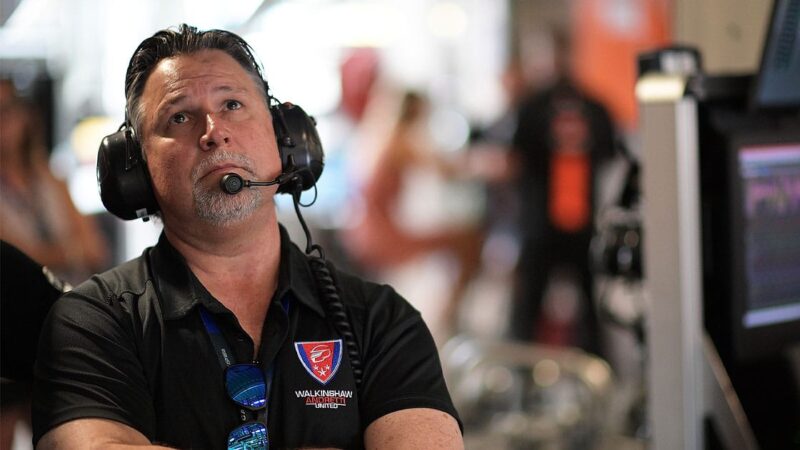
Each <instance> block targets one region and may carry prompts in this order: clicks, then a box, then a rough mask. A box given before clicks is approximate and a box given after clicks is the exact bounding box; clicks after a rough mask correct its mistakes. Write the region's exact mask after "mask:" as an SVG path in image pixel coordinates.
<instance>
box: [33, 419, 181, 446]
mask: <svg viewBox="0 0 800 450" xmlns="http://www.w3.org/2000/svg"><path fill="white" fill-rule="evenodd" d="M76 448H80V449H87V450H94V449H98V450H99V449H103V450H105V449H109V450H124V449H129V448H137V449H140V448H141V449H144V448H147V449H166V448H167V447H159V446H156V445H152V444H151V443H150V441H149V440H148V439H147V438H146V437H145V436H144V435H143V434H142V433H140V432H139V431H137V430H136V429H134V428H131V427H129V426H127V425H125V424H122V423H120V422H115V421H113V420H107V419H76V420H71V421H69V422H65V423H63V424H61V425H59V426H57V427H55V428H53V429H52V430H50V431H48V432H47V433H46V434H45V435H44V436H42V439H41V440H39V443H38V444H37V445H36V449H37V450H60V449H65V450H66V449H76Z"/></svg>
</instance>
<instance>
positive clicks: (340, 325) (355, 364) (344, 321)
mask: <svg viewBox="0 0 800 450" xmlns="http://www.w3.org/2000/svg"><path fill="white" fill-rule="evenodd" d="M312 247H317V248H318V247H319V246H317V245H314V246H312ZM320 252H321V249H320ZM308 259H309V262H310V264H311V269H312V270H313V272H314V276H316V277H317V287H318V289H319V290H320V292H321V293H322V296H323V298H324V299H325V309H326V311H327V313H328V316H329V317H330V319H331V321H332V323H333V326H334V327H335V328H336V331H337V332H339V334H340V335H341V336H342V338H343V339H344V343H345V346H346V347H347V354H348V355H350V365H351V367H352V369H353V378H355V380H356V388H359V387H361V377H362V375H363V370H362V368H361V352H360V351H359V349H358V343H357V342H356V337H355V335H354V334H353V329H352V327H351V326H350V320H349V319H348V317H347V313H346V312H345V310H344V304H343V303H342V300H341V298H339V291H338V289H337V288H336V283H335V281H334V279H333V276H332V275H331V272H330V270H329V269H328V264H327V263H326V262H325V259H323V258H322V257H319V256H315V255H311V254H308Z"/></svg>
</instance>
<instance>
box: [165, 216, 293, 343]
mask: <svg viewBox="0 0 800 450" xmlns="http://www.w3.org/2000/svg"><path fill="white" fill-rule="evenodd" d="M164 232H165V233H166V235H167V238H168V239H169V240H170V243H172V245H173V246H174V247H175V249H176V250H178V252H180V254H181V255H183V257H184V258H185V259H186V263H187V264H188V266H189V268H190V269H191V270H192V273H194V274H195V276H196V277H197V278H198V280H200V282H201V283H202V284H203V286H205V288H206V289H207V290H208V292H209V293H211V295H213V296H214V297H215V298H216V299H217V300H219V301H220V303H222V304H223V305H225V306H226V307H227V308H228V309H230V310H231V312H233V314H234V315H235V316H236V318H237V319H238V320H239V324H240V325H241V326H242V328H243V329H244V331H245V332H247V334H248V335H250V337H251V338H252V339H253V342H254V344H255V346H256V355H257V354H258V346H259V343H260V340H261V329H262V326H263V324H264V318H265V317H266V313H267V310H268V309H269V304H270V300H271V299H272V296H273V294H274V292H275V289H276V288H277V284H278V267H279V264H280V253H281V252H280V231H279V228H278V222H277V217H276V215H275V213H274V211H272V213H271V214H268V215H267V216H266V217H262V218H251V219H250V220H248V221H247V222H245V223H241V224H237V225H234V226H223V227H219V226H203V225H201V226H200V227H198V228H197V229H194V230H190V232H184V233H176V232H174V231H173V230H172V227H169V225H168V224H167V223H165V226H164Z"/></svg>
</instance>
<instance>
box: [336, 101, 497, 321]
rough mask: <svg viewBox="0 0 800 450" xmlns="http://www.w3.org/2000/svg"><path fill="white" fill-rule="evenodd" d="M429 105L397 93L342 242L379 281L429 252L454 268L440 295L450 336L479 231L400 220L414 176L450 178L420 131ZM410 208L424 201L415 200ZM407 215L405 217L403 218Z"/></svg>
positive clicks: (451, 167)
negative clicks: (393, 115) (391, 120)
mask: <svg viewBox="0 0 800 450" xmlns="http://www.w3.org/2000/svg"><path fill="white" fill-rule="evenodd" d="M429 108H430V104H429V100H428V99H427V98H426V97H425V96H423V95H422V94H420V93H418V92H414V91H407V92H405V93H403V95H402V100H401V103H400V108H399V113H398V117H397V120H396V123H395V125H394V128H393V129H392V130H391V131H390V133H389V136H388V140H387V142H386V144H385V145H384V146H383V148H382V150H381V151H380V153H379V155H377V159H376V161H375V164H374V166H373V168H372V170H371V172H370V173H369V174H367V176H366V180H365V181H364V183H363V185H362V186H361V187H360V195H361V200H362V206H363V208H362V210H361V214H360V215H359V218H358V220H356V223H355V224H354V225H353V226H352V227H350V228H349V229H348V230H347V231H346V234H345V237H344V240H345V242H346V247H347V249H348V251H349V252H350V254H351V256H352V258H353V259H354V260H355V262H356V265H357V266H359V267H361V269H362V270H365V271H367V272H368V273H373V274H376V275H377V276H381V274H382V273H383V274H385V272H386V271H388V270H391V269H393V268H396V267H398V266H400V265H404V264H407V263H410V262H413V261H416V260H418V259H419V258H421V257H423V256H426V255H430V254H431V253H435V252H444V253H445V254H446V255H447V256H449V257H450V258H451V260H452V261H453V262H454V265H455V268H456V276H455V280H454V281H453V283H452V287H451V288H450V289H449V292H448V293H447V294H446V296H447V298H446V299H445V300H444V311H443V313H442V314H441V317H442V319H443V320H444V327H445V328H446V330H444V332H445V333H450V332H453V331H454V329H453V328H454V327H455V326H456V318H457V314H458V306H459V303H460V300H461V299H462V298H463V296H464V294H465V292H466V289H467V287H468V285H469V282H470V280H471V279H472V278H473V277H474V276H475V274H476V273H477V271H478V269H479V268H480V251H481V247H482V242H483V233H482V230H481V229H480V228H479V227H477V226H472V225H469V224H465V225H463V226H462V225H458V224H456V225H451V224H447V225H443V226H439V225H433V226H431V227H427V228H426V227H423V226H420V225H419V223H420V222H424V218H422V217H404V211H402V209H403V204H402V203H403V202H404V201H406V200H408V199H407V198H406V196H407V195H408V193H409V191H410V189H411V186H410V183H413V182H414V178H413V176H414V175H415V173H416V171H433V172H435V173H436V174H438V175H439V176H440V178H442V179H445V180H447V179H453V178H454V177H456V176H457V175H456V173H455V171H456V167H457V166H456V164H451V163H450V162H449V161H447V160H446V159H445V158H442V157H441V156H439V155H437V154H436V151H437V150H436V149H435V148H433V145H432V140H431V138H430V136H429V135H428V134H427V130H426V125H427V119H428V113H429ZM411 201H412V202H422V201H425V199H424V198H420V197H416V198H412V199H411ZM406 215H407V214H406Z"/></svg>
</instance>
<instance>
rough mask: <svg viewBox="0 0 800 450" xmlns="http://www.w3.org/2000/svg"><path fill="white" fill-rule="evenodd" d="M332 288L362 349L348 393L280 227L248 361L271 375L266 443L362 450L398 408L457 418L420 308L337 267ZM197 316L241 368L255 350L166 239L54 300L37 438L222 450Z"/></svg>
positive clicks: (339, 346)
mask: <svg viewBox="0 0 800 450" xmlns="http://www.w3.org/2000/svg"><path fill="white" fill-rule="evenodd" d="M334 278H335V279H336V280H337V284H338V288H339V292H340V294H341V298H342V301H343V303H344V306H345V310H346V312H347V314H348V316H349V317H350V321H351V325H352V328H353V332H354V334H355V337H356V341H357V343H358V345H359V347H360V354H361V359H362V364H363V370H364V376H363V380H362V384H361V387H360V389H358V390H357V389H356V385H355V381H354V378H353V374H352V371H351V367H350V358H349V356H348V354H347V351H346V350H345V348H344V342H341V343H340V341H339V340H340V339H342V338H341V336H339V335H338V334H337V332H336V331H335V329H334V327H333V326H332V325H331V323H330V322H329V320H328V319H326V317H325V308H324V305H323V304H322V303H321V301H322V300H320V298H319V297H318V295H317V290H316V289H317V288H316V282H315V278H314V275H313V273H312V272H311V269H310V267H309V264H308V259H307V258H306V256H305V255H304V254H303V253H302V252H301V251H300V249H298V248H297V246H295V245H294V244H293V243H291V242H290V240H289V238H288V236H287V234H286V232H285V230H283V228H281V264H280V271H279V280H278V289H277V290H276V293H275V295H274V297H273V298H272V302H271V304H270V308H269V311H268V313H267V317H266V321H265V323H264V327H263V331H262V336H261V345H260V350H259V357H258V359H259V361H260V363H261V365H262V367H263V368H264V369H265V373H266V372H267V368H268V367H269V366H270V365H272V367H273V368H274V370H273V372H274V377H273V384H272V389H271V392H270V398H269V402H268V408H269V415H268V417H269V419H268V426H267V427H268V430H269V439H270V447H271V448H294V447H315V446H316V447H341V448H360V447H363V431H364V429H365V428H366V427H367V426H368V425H369V424H370V423H371V422H372V421H374V420H375V419H377V418H379V417H381V416H383V415H385V414H388V413H390V412H393V411H397V410H401V409H406V408H420V407H421V408H433V409H438V410H441V411H445V412H447V413H449V414H450V415H452V416H454V417H457V414H456V411H455V409H454V408H453V405H452V402H451V400H450V397H449V394H448V392H447V388H446V386H445V383H444V379H443V377H442V372H441V366H440V362H439V358H438V354H437V351H436V347H435V345H434V342H433V339H432V338H431V335H430V332H429V331H428V329H427V327H426V326H425V324H424V323H423V321H422V319H421V317H420V314H419V312H417V311H416V310H415V309H414V308H413V307H411V306H410V305H409V304H408V303H407V302H406V301H405V300H404V299H403V298H401V297H400V296H399V295H398V294H397V293H396V292H395V291H394V290H393V289H391V288H390V287H388V286H381V285H377V284H373V283H369V282H365V281H362V280H360V279H358V278H356V277H353V276H351V275H348V274H345V273H342V272H339V271H335V272H334ZM201 307H202V308H205V309H206V310H207V311H209V312H210V313H211V314H212V315H213V318H214V321H215V322H216V323H217V325H218V327H219V328H220V329H221V331H222V334H223V336H224V337H225V340H226V341H227V343H228V346H229V347H230V348H231V351H232V352H233V353H234V359H235V361H234V362H240V363H241V362H250V361H251V358H252V355H253V348H254V347H253V342H252V340H251V339H250V338H249V336H248V335H247V334H246V333H245V332H244V331H243V330H242V328H241V327H240V326H239V324H238V321H237V319H236V317H235V316H234V315H233V314H232V313H231V312H230V311H229V310H228V309H227V308H226V307H225V306H223V305H222V304H221V303H219V302H218V301H217V300H216V299H214V298H213V297H212V296H211V295H210V294H209V293H208V292H207V291H206V290H205V288H203V286H202V285H201V284H200V283H199V281H198V280H197V279H196V278H195V277H194V275H193V274H192V273H191V271H190V270H189V269H188V267H187V265H186V263H185V261H184V259H183V258H182V257H181V255H180V254H179V253H178V252H177V251H176V250H175V249H174V248H173V247H172V246H171V245H170V243H169V241H168V240H167V239H166V238H165V236H164V235H162V236H161V238H160V240H159V242H158V244H157V245H156V246H155V247H153V248H148V249H147V250H145V252H144V253H143V254H142V256H140V257H139V258H136V259H134V260H132V261H129V262H127V263H125V264H123V265H121V266H119V267H117V268H115V269H112V270H111V271H108V272H106V273H103V274H101V275H98V276H95V277H93V278H92V279H90V280H89V281H87V282H86V283H84V284H82V285H80V286H78V287H77V288H76V289H75V290H73V291H72V292H70V293H68V294H67V295H65V296H64V297H62V298H61V299H59V301H57V302H56V303H55V305H54V307H53V308H52V310H51V312H50V314H49V316H48V318H47V322H46V324H45V327H44V332H43V334H42V336H41V338H40V346H39V352H38V357H37V363H36V367H35V386H34V401H33V433H34V442H37V441H38V440H39V439H40V438H41V436H42V435H43V434H45V433H46V432H47V431H48V430H50V429H51V428H53V427H55V426H57V425H59V424H61V423H64V422H66V421H69V420H73V419H78V418H90V417H94V418H106V419H111V420H115V421H118V422H122V423H125V424H127V425H129V426H131V427H133V428H135V429H137V430H139V431H140V432H142V433H143V434H144V435H145V436H147V437H148V438H150V439H151V440H152V441H153V442H156V443H162V444H166V445H172V446H176V447H179V448H195V449H200V448H225V446H226V439H227V436H228V433H229V432H230V431H231V430H233V429H234V428H235V427H236V426H238V425H240V424H241V418H240V415H239V408H238V407H237V406H236V405H235V404H234V403H233V402H232V401H231V400H230V399H229V398H228V396H227V394H226V391H225V386H224V379H223V367H222V365H221V364H220V361H219V359H218V357H217V353H216V352H215V348H214V346H213V345H212V343H211V339H210V337H209V335H208V332H207V331H206V328H205V326H204V325H203V321H202V318H201V315H200V312H199V308H201ZM315 362H319V363H320V364H318V365H317V364H315Z"/></svg>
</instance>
